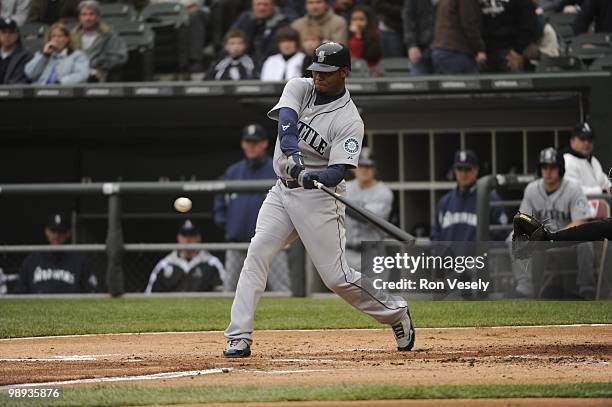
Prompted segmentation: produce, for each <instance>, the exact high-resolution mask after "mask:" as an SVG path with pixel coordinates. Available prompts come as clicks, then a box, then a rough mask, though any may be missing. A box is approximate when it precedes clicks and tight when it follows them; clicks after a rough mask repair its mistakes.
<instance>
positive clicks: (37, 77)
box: [25, 23, 89, 85]
mask: <svg viewBox="0 0 612 407" xmlns="http://www.w3.org/2000/svg"><path fill="white" fill-rule="evenodd" d="M46 41H47V42H46V43H45V45H44V47H43V50H42V52H41V51H38V52H36V55H34V58H32V60H31V61H30V62H28V63H27V64H26V66H25V73H26V75H27V76H28V78H29V79H30V80H31V81H32V82H33V83H36V84H39V85H52V84H61V85H72V84H76V83H83V82H87V78H88V77H89V61H88V59H87V56H86V55H85V54H84V53H83V52H81V51H79V50H78V49H75V46H74V41H73V39H72V37H71V35H70V30H69V29H68V27H66V26H65V25H64V24H62V23H56V24H54V25H53V26H51V28H50V29H49V32H48V33H47V39H46Z"/></svg>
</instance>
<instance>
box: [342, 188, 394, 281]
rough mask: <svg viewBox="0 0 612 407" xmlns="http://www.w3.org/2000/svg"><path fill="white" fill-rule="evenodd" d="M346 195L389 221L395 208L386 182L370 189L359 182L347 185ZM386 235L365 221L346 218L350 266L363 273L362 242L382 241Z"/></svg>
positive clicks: (347, 254)
mask: <svg viewBox="0 0 612 407" xmlns="http://www.w3.org/2000/svg"><path fill="white" fill-rule="evenodd" d="M346 193H347V195H348V196H349V197H351V201H353V202H355V203H356V204H357V205H359V206H361V207H363V208H365V209H367V210H369V211H370V212H372V213H374V214H376V215H378V216H380V217H381V218H383V219H388V218H389V215H390V214H391V208H392V206H393V192H391V190H390V189H389V187H387V186H386V185H385V183H384V182H382V181H378V182H376V184H374V185H373V186H372V187H370V188H365V189H364V188H361V187H360V186H359V183H358V182H357V180H352V181H349V182H347V183H346ZM384 237H385V233H384V232H383V231H381V230H380V229H379V228H377V227H376V226H374V225H372V224H371V223H370V222H367V221H366V220H365V219H360V218H353V217H351V216H347V217H346V259H347V261H348V264H349V266H351V267H352V268H354V269H355V270H357V271H361V248H360V246H361V242H366V241H370V242H371V241H376V240H382V239H384Z"/></svg>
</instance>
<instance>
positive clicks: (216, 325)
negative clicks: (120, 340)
mask: <svg viewBox="0 0 612 407" xmlns="http://www.w3.org/2000/svg"><path fill="white" fill-rule="evenodd" d="M231 303H232V300H231V299H228V298H223V299H218V298H214V299H211V298H147V299H139V298H134V299H111V298H108V299H57V300H56V299H36V300H35V299H10V300H6V299H5V300H0V337H1V338H15V337H24V336H51V335H72V334H88V333H118V332H174V331H209V330H223V329H225V328H226V327H227V324H228V322H229V315H230V307H231ZM410 306H411V311H412V315H413V318H414V320H415V325H416V326H417V327H452V326H500V325H552V324H587V323H612V302H610V301H593V302H579V301H521V300H515V301H512V300H503V301H413V302H412V303H411V305H410ZM24 316H27V318H25V317H24ZM255 322H256V328H257V329H339V328H340V329H341V328H379V327H381V325H380V324H378V323H377V322H376V321H374V320H373V319H372V318H370V317H368V316H367V315H364V314H362V313H360V312H358V311H356V310H355V309H353V308H352V307H351V306H349V305H348V304H346V303H345V302H343V301H342V300H340V299H304V298H264V299H263V300H262V301H261V302H260V304H259V307H258V308H257V316H256V319H255Z"/></svg>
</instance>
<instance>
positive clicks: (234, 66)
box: [204, 29, 255, 81]
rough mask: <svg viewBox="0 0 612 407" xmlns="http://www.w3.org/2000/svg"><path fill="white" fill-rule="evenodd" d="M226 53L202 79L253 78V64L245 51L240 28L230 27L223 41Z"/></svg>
mask: <svg viewBox="0 0 612 407" xmlns="http://www.w3.org/2000/svg"><path fill="white" fill-rule="evenodd" d="M223 44H224V47H225V53H226V55H225V56H224V57H223V58H221V59H220V60H219V61H217V62H216V63H215V64H214V65H213V66H212V67H211V68H210V70H209V71H208V73H207V74H206V76H205V78H204V79H207V80H213V79H216V80H233V81H237V80H240V79H253V77H254V76H255V73H254V71H255V64H254V63H253V60H252V59H251V57H250V56H248V55H247V54H246V53H245V51H246V37H245V36H244V33H243V32H242V31H240V30H236V29H230V30H229V31H228V32H227V34H225V39H224V41H223Z"/></svg>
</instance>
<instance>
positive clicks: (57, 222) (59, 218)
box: [47, 213, 70, 233]
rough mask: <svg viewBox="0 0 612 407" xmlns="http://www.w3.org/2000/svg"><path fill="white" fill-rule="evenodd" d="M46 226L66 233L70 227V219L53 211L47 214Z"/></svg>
mask: <svg viewBox="0 0 612 407" xmlns="http://www.w3.org/2000/svg"><path fill="white" fill-rule="evenodd" d="M47 228H49V229H51V230H53V231H55V232H61V233H66V232H68V230H69V229H70V219H69V218H68V216H65V215H62V214H59V213H55V214H53V215H51V216H49V220H47Z"/></svg>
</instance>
